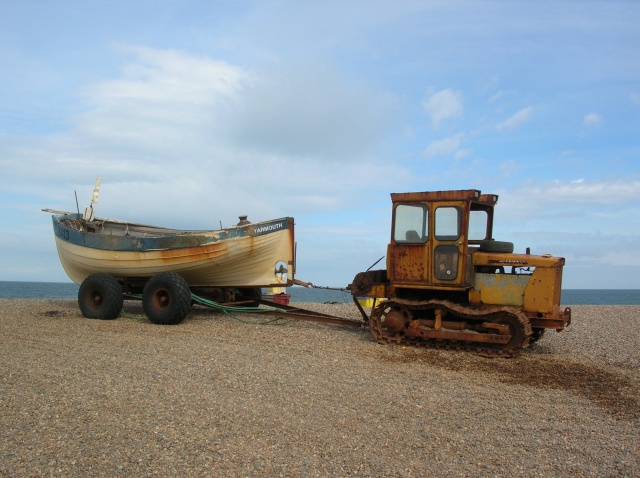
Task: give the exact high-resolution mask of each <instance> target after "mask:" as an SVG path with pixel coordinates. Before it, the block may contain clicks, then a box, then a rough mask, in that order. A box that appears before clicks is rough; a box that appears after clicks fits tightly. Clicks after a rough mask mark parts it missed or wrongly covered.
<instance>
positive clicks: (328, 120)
mask: <svg viewBox="0 0 640 478" xmlns="http://www.w3.org/2000/svg"><path fill="white" fill-rule="evenodd" d="M639 25H640V2H636V1H615V0H613V1H612V0H608V1H561V2H560V1H530V2H529V1H513V2H508V1H486V2H478V1H375V0H371V1H348V0H347V1H331V0H329V1H322V2H312V1H284V0H283V1H269V0H261V1H251V0H248V1H234V2H232V1H215V0H211V1H189V0H180V1H136V2H131V1H118V0H113V1H73V0H68V1H57V0H50V1H28V0H27V1H17V0H16V1H11V0H9V1H4V2H2V3H1V4H0V70H1V71H2V73H1V74H0V88H1V90H2V94H1V95H0V165H1V168H2V174H1V175H0V213H1V214H2V219H3V220H2V222H1V225H0V228H1V229H2V230H0V251H2V252H1V253H0V257H1V264H0V280H25V281H68V280H69V279H68V278H67V277H66V275H65V273H64V271H63V269H62V267H61V266H60V263H59V260H58V257H57V253H56V250H55V244H54V239H53V233H52V227H51V221H50V217H49V215H47V214H46V213H43V212H41V211H40V210H41V209H42V208H56V209H63V210H75V207H76V206H75V197H74V192H77V195H78V199H79V201H80V206H81V207H82V206H84V205H86V204H88V202H89V201H90V199H91V193H92V189H93V184H94V182H95V178H96V176H98V175H100V176H101V177H102V187H101V191H100V200H99V203H98V204H97V205H96V212H97V214H98V215H100V216H105V217H114V218H119V219H126V220H130V221H138V222H144V223H151V224H157V225H160V226H167V227H178V228H194V229H196V228H197V229H207V228H213V229H215V228H218V227H219V224H220V223H222V224H223V225H232V224H235V223H236V222H237V216H239V215H241V214H248V215H249V219H250V220H254V221H259V220H266V219H272V218H276V217H282V216H293V217H295V218H296V235H297V241H298V270H297V277H298V278H299V279H302V280H305V281H310V282H313V283H314V284H317V285H325V286H333V287H344V286H346V285H347V284H348V283H349V282H350V281H351V279H352V278H353V276H354V275H355V274H356V273H357V272H359V271H362V270H365V269H367V268H368V267H369V266H370V265H371V264H372V263H373V262H375V261H376V260H377V259H378V258H380V257H381V256H383V255H384V254H385V252H386V245H387V243H388V241H389V237H390V231H389V229H390V210H391V201H390V197H389V194H390V193H392V192H407V191H430V190H445V189H471V188H473V189H480V190H482V191H483V192H487V193H495V194H499V195H500V199H499V202H498V206H497V209H496V225H495V228H494V236H495V238H496V239H498V240H503V241H511V242H513V243H514V244H515V249H516V252H524V250H525V248H526V247H530V248H531V251H532V253H537V254H545V253H552V254H554V255H559V256H562V257H565V258H566V261H567V263H566V267H565V273H564V287H566V288H640V273H639V272H638V271H639V270H640V254H639V253H638V250H639V248H640V206H639V204H640V166H638V164H639V163H638V159H639V157H640V134H639V133H640V49H639V47H640V28H638V26H639Z"/></svg>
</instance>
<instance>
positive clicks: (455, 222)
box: [435, 206, 460, 241]
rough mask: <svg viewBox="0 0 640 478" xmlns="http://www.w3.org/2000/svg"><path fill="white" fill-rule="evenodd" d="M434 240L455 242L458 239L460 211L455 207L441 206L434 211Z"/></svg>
mask: <svg viewBox="0 0 640 478" xmlns="http://www.w3.org/2000/svg"><path fill="white" fill-rule="evenodd" d="M435 214H436V216H435V219H436V231H435V233H436V239H438V240H439V241H455V240H456V239H458V238H459V237H460V210H459V209H458V208H457V207H451V206H441V207H439V208H437V209H436V213H435Z"/></svg>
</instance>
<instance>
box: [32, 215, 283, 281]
mask: <svg viewBox="0 0 640 478" xmlns="http://www.w3.org/2000/svg"><path fill="white" fill-rule="evenodd" d="M43 211H46V212H50V213H53V216H52V219H53V230H54V234H55V241H56V246H57V249H58V255H59V256H60V261H61V262H62V267H63V268H64V270H65V272H66V273H67V275H68V276H69V277H70V278H71V280H72V281H74V282H75V283H76V284H82V282H83V281H84V280H85V279H86V278H87V277H88V276H90V275H91V274H95V273H106V274H109V275H112V276H114V277H115V278H116V279H118V280H120V281H122V282H129V281H136V280H142V281H144V280H146V279H148V278H150V277H153V276H155V275H156V274H159V273H161V272H174V273H177V274H179V275H180V276H182V277H183V278H184V279H185V280H186V282H187V283H188V285H189V286H190V287H193V286H196V287H198V286H213V287H245V288H246V287H253V288H258V287H282V286H283V285H284V286H290V285H292V283H293V270H294V220H293V218H291V217H285V218H281V219H275V220H271V221H264V222H257V223H250V222H248V221H246V217H244V220H241V221H240V223H239V224H238V225H237V226H233V227H229V228H226V229H220V230H210V231H197V230H193V231H192V230H178V229H168V228H162V227H156V226H149V225H144V224H137V223H132V222H127V221H120V220H114V219H106V218H99V217H94V216H93V211H92V210H91V211H90V213H89V214H87V210H85V214H75V213H69V212H64V211H56V210H51V209H44V210H43ZM241 219H243V217H241Z"/></svg>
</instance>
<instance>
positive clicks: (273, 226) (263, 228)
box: [253, 222, 284, 234]
mask: <svg viewBox="0 0 640 478" xmlns="http://www.w3.org/2000/svg"><path fill="white" fill-rule="evenodd" d="M283 227H284V225H283V224H282V223H281V222H279V223H277V224H269V225H267V226H260V227H256V228H254V229H253V232H254V234H262V233H263V232H270V231H277V230H278V229H282V228H283Z"/></svg>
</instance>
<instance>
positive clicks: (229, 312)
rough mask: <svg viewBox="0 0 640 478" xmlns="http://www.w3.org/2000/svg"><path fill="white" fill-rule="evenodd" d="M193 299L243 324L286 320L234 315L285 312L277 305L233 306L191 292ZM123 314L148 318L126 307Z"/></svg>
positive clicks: (131, 317) (261, 323) (130, 317)
mask: <svg viewBox="0 0 640 478" xmlns="http://www.w3.org/2000/svg"><path fill="white" fill-rule="evenodd" d="M124 298H125V299H134V300H142V295H140V294H125V295H124ZM191 300H192V301H193V302H194V303H196V304H200V305H204V306H205V307H210V308H212V309H216V310H219V311H221V312H223V313H224V314H225V315H226V316H227V317H229V318H231V319H233V320H236V321H238V322H241V323H243V324H249V325H268V324H272V323H274V322H277V321H280V320H284V319H283V318H282V317H275V318H273V319H271V320H266V321H261V322H256V321H251V320H243V319H241V318H239V317H236V316H235V315H233V312H236V313H245V314H258V313H268V312H285V310H283V309H280V308H277V307H239V306H232V305H222V304H219V303H217V302H214V301H212V300H208V299H205V298H204V297H200V296H198V295H196V294H191ZM121 314H122V316H123V317H126V318H129V319H135V320H145V319H146V317H145V316H135V315H130V314H127V313H126V312H125V311H124V308H123V309H122V311H121Z"/></svg>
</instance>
